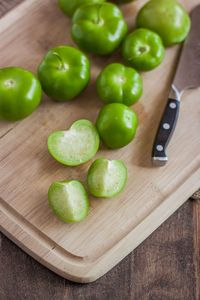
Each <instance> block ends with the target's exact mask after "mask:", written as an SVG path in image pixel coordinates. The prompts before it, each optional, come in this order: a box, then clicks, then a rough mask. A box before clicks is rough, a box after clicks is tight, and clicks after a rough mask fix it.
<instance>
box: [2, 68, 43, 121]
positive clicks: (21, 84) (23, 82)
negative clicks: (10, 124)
mask: <svg viewBox="0 0 200 300" xmlns="http://www.w3.org/2000/svg"><path fill="white" fill-rule="evenodd" d="M41 97H42V88H41V85H40V82H39V81H38V79H37V78H36V77H35V76H34V75H33V74H32V73H31V72H29V71H27V70H24V69H22V68H18V67H8V68H3V69H0V119H3V120H7V121H17V120H20V119H23V118H25V117H27V116H28V115H30V114H31V113H32V112H33V111H34V110H35V109H36V108H37V107H38V105H39V104H40V101H41Z"/></svg>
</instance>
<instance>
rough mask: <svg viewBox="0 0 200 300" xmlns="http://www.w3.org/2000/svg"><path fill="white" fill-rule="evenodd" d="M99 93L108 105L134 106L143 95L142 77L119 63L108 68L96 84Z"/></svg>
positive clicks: (100, 75) (103, 71)
mask: <svg viewBox="0 0 200 300" xmlns="http://www.w3.org/2000/svg"><path fill="white" fill-rule="evenodd" d="M96 88H97V93H98V95H99V97H100V98H101V99H102V100H103V101H104V102H106V103H124V104H126V105H128V106H130V105H132V104H134V103H135V102H137V101H138V100H139V98H140V97H141V95H142V90H143V89H142V77H141V76H140V74H139V73H138V72H136V71H135V70H134V69H132V68H129V67H126V66H124V65H122V64H119V63H113V64H110V65H108V66H106V67H105V68H104V69H103V70H102V72H101V73H100V74H99V76H98V78H97V82H96Z"/></svg>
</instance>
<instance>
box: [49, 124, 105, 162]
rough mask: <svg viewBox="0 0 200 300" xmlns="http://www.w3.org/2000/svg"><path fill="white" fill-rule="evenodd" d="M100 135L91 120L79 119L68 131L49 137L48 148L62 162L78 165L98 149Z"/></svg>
mask: <svg viewBox="0 0 200 300" xmlns="http://www.w3.org/2000/svg"><path fill="white" fill-rule="evenodd" d="M98 148H99V136H98V133H97V131H96V129H95V127H94V125H92V123H91V122H89V121H87V120H79V121H77V122H75V123H74V124H73V125H72V126H71V128H70V129H69V130H68V131H57V132H54V133H52V134H51V135H50V136H49V138H48V149H49V152H50V153H51V155H52V156H53V157H54V158H55V159H56V160H57V161H59V162H60V163H62V164H65V165H68V166H77V165H80V164H82V163H84V162H87V161H88V160H90V159H91V158H92V157H93V156H94V155H95V154H96V152H97V151H98Z"/></svg>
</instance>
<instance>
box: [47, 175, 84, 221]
mask: <svg viewBox="0 0 200 300" xmlns="http://www.w3.org/2000/svg"><path fill="white" fill-rule="evenodd" d="M48 200H49V206H50V207H51V209H52V210H53V212H54V213H55V215H56V216H57V217H58V219H60V220H61V221H63V222H67V223H73V222H80V221H83V220H84V219H85V218H86V217H87V215H88V212H89V200H88V195H87V193H86V190H85V188H84V186H83V185H82V183H81V182H80V181H78V180H68V181H57V182H54V183H53V184H52V185H51V186H50V188H49V191H48Z"/></svg>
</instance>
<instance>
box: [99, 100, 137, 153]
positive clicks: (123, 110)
mask: <svg viewBox="0 0 200 300" xmlns="http://www.w3.org/2000/svg"><path fill="white" fill-rule="evenodd" d="M96 126H97V130H98V132H99V135H100V137H101V139H102V141H103V143H104V144H105V145H106V146H107V147H108V148H111V149H117V148H122V147H124V146H126V145H128V144H129V143H130V142H131V141H132V140H133V139H134V137H135V134H136V131H137V127H138V118H137V114H136V113H135V112H134V111H133V110H132V109H131V108H129V107H127V106H126V105H124V104H121V103H111V104H107V105H105V106H104V107H103V108H102V109H101V111H100V113H99V115H98V118H97V121H96Z"/></svg>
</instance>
